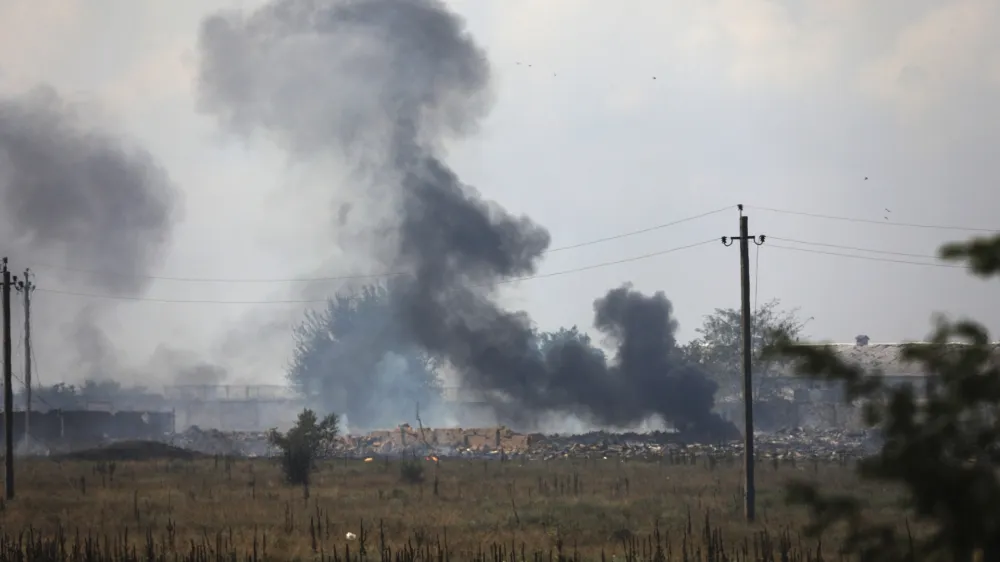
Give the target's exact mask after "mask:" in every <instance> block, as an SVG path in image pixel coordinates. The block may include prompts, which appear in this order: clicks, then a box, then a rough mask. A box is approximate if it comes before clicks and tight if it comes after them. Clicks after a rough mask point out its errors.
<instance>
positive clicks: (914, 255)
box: [768, 236, 940, 260]
mask: <svg viewBox="0 0 1000 562" xmlns="http://www.w3.org/2000/svg"><path fill="white" fill-rule="evenodd" d="M768 240H780V241H782V242H791V243H792V244H802V245H805V246H821V247H824V248H836V249H839V250H853V251H855V252H869V253H872V254H885V255H889V256H902V257H907V258H924V259H929V260H937V259H940V258H939V257H938V256H935V255H931V254H913V253H909V252H894V251H890V250H874V249H871V248H859V247H857V246H843V245H841V244H827V243H824V242H809V241H806V240H796V239H794V238H781V237H778V236H769V237H768Z"/></svg>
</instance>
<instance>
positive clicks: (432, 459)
mask: <svg viewBox="0 0 1000 562" xmlns="http://www.w3.org/2000/svg"><path fill="white" fill-rule="evenodd" d="M426 460H429V461H434V462H438V458H437V457H435V456H434V455H431V456H429V457H427V459H426Z"/></svg>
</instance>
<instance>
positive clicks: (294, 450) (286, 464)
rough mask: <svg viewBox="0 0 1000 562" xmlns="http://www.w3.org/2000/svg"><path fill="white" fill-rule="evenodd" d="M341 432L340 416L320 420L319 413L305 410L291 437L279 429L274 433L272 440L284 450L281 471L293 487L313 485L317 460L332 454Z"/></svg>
mask: <svg viewBox="0 0 1000 562" xmlns="http://www.w3.org/2000/svg"><path fill="white" fill-rule="evenodd" d="M339 431H340V425H339V419H338V418H337V414H329V415H328V416H326V417H325V418H323V419H322V420H319V418H317V417H316V413H315V412H313V411H312V410H310V409H308V408H307V409H305V410H302V413H300V414H299V419H298V421H296V422H295V425H294V426H293V427H292V428H291V429H289V430H288V433H281V432H280V431H278V430H277V429H272V430H271V431H270V433H269V434H268V440H269V441H270V442H271V445H273V446H275V447H277V448H278V449H280V450H281V469H282V471H283V472H284V474H285V479H286V480H288V483H289V484H295V485H299V486H308V485H309V476H310V474H311V473H312V470H313V469H314V468H315V466H316V459H318V458H320V457H321V456H323V455H324V454H326V453H328V452H330V449H331V447H332V445H333V441H334V439H336V437H337V434H338V433H339Z"/></svg>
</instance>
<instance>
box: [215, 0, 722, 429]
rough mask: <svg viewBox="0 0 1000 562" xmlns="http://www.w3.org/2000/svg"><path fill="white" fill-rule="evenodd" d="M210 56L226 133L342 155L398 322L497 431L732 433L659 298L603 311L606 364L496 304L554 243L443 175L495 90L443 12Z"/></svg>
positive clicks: (245, 39) (399, 3)
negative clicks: (594, 427) (355, 177)
mask: <svg viewBox="0 0 1000 562" xmlns="http://www.w3.org/2000/svg"><path fill="white" fill-rule="evenodd" d="M200 50H201V66H200V69H199V91H200V94H201V107H202V108H203V109H204V110H205V111H207V112H209V113H212V114H214V115H216V116H217V117H218V120H219V122H220V123H221V124H222V125H223V126H225V127H227V128H228V129H229V130H231V131H233V132H235V133H237V134H242V135H253V134H254V133H257V132H264V133H266V134H267V135H268V136H270V137H271V138H272V139H274V140H275V141H277V142H278V143H279V144H280V145H281V146H283V147H284V148H285V149H286V150H288V152H289V154H291V155H293V156H295V157H297V158H299V159H301V160H303V161H322V160H323V159H324V158H327V157H329V153H338V154H340V155H342V156H344V157H346V158H348V159H349V161H351V162H354V163H355V164H356V166H357V167H358V170H359V171H361V172H363V173H364V177H363V178H362V180H361V181H363V182H364V185H366V186H367V187H369V188H370V189H372V190H376V191H378V192H379V193H382V194H385V195H386V196H387V197H388V201H390V202H391V203H390V205H391V206H392V209H393V211H394V212H393V213H390V219H389V220H390V223H391V226H392V227H393V229H394V230H395V233H396V242H395V244H392V245H390V246H389V247H382V248H380V250H381V251H380V252H379V256H378V257H379V259H380V261H382V262H383V263H384V264H385V265H386V266H389V267H391V268H394V269H397V270H398V269H405V270H408V271H411V272H413V274H412V275H410V276H406V277H402V278H400V280H399V283H398V286H397V288H396V290H394V291H393V295H392V296H393V300H394V304H395V307H394V309H395V312H396V314H397V315H398V321H399V322H401V323H402V324H403V325H404V326H405V327H406V328H407V332H408V336H409V337H410V338H412V339H413V340H414V341H415V342H417V343H418V344H420V345H421V346H422V347H424V348H425V349H427V350H428V351H429V352H431V353H432V354H434V355H436V356H438V357H441V358H444V359H446V360H447V361H448V362H449V363H450V364H451V365H452V366H453V367H454V368H455V370H456V371H457V372H458V373H459V375H460V377H461V382H462V384H463V385H465V386H468V387H471V388H474V389H477V390H482V391H486V392H487V393H489V394H490V395H491V396H493V398H494V403H495V406H496V407H497V408H498V409H499V411H500V412H501V414H502V415H503V416H504V421H507V422H508V423H516V424H520V425H525V424H531V423H533V422H535V421H537V419H538V417H539V416H541V415H545V414H548V413H551V412H553V411H556V412H560V411H561V412H568V413H574V414H577V415H579V416H581V417H583V418H585V419H588V420H590V421H593V422H595V423H600V424H604V425H615V426H627V425H633V424H637V423H640V422H642V421H644V420H645V419H646V418H648V417H650V416H652V415H660V416H662V417H663V418H664V419H665V420H666V421H668V422H672V423H675V424H677V425H678V426H682V427H684V428H691V429H697V430H700V431H703V432H704V431H711V432H715V434H716V435H718V432H720V431H723V432H725V431H731V430H732V428H731V427H730V426H727V425H726V424H725V423H724V422H722V421H721V420H720V419H719V418H718V417H717V416H715V415H714V414H712V413H711V407H712V404H713V394H714V391H715V386H714V385H713V384H712V383H710V382H709V381H707V380H706V379H705V378H704V377H703V376H702V374H701V373H699V372H696V371H692V370H688V369H686V368H683V367H681V366H679V365H677V364H676V363H675V362H674V361H673V359H672V352H673V350H674V346H675V343H676V342H675V338H674V332H675V330H676V322H675V321H674V320H673V318H672V306H671V304H670V302H669V301H668V300H667V299H666V297H665V296H664V295H663V294H662V293H658V294H656V295H653V296H652V297H648V296H645V295H642V294H640V293H638V292H635V291H632V290H630V288H629V287H627V286H626V287H621V288H619V289H615V290H612V291H610V292H608V294H607V295H605V296H604V297H603V298H601V299H598V300H597V301H596V302H595V303H594V312H595V326H596V327H597V328H598V329H599V330H601V331H602V332H603V333H605V334H606V335H607V336H608V337H609V338H611V339H613V340H614V343H615V344H616V345H617V349H618V352H617V357H616V358H615V361H614V362H613V364H611V365H609V364H608V363H607V362H605V361H604V359H603V358H601V357H599V356H598V355H595V354H594V353H593V350H592V349H591V348H588V347H586V346H583V345H580V344H579V343H576V342H560V343H559V344H557V345H556V346H554V348H553V349H551V350H549V351H548V353H547V354H546V355H545V356H544V357H543V356H542V355H541V353H539V346H538V341H537V338H536V336H535V333H534V331H533V325H532V322H531V320H530V318H529V317H528V315H527V314H526V313H524V312H520V311H508V310H504V309H503V308H501V307H500V306H499V305H498V304H497V301H496V298H495V295H494V290H493V287H495V285H496V283H498V282H502V281H507V280H511V279H516V278H518V277H523V276H528V275H531V274H533V273H534V272H535V271H536V268H537V266H538V263H539V261H540V259H541V256H542V254H543V253H544V252H545V250H546V249H547V248H548V246H549V242H550V237H549V233H548V232H547V231H546V230H545V229H544V228H542V227H541V226H540V225H538V224H536V223H534V222H533V221H532V220H531V219H529V218H528V217H525V216H516V215H513V214H511V213H509V212H508V211H506V210H504V209H503V208H502V207H500V206H499V205H498V204H496V203H493V202H491V201H487V200H484V199H483V198H481V197H480V195H479V194H478V192H477V191H476V190H475V189H474V188H472V187H470V186H467V185H464V184H462V183H461V182H460V180H459V179H458V177H457V176H456V175H455V173H454V172H453V171H452V170H451V169H450V168H449V167H448V166H447V165H446V164H445V163H444V160H443V150H442V146H443V144H444V143H445V141H447V140H449V139H454V138H460V137H463V136H466V135H468V134H470V133H472V132H474V131H476V129H477V127H478V124H479V120H480V119H481V118H482V117H483V116H484V114H485V111H486V109H487V108H488V102H489V101H490V99H491V96H490V93H491V91H490V68H489V64H488V62H487V60H486V55H485V53H484V52H483V51H482V50H481V49H480V48H479V47H478V46H477V45H476V44H475V42H474V41H473V39H472V37H471V36H470V35H469V34H468V33H467V32H466V31H465V29H464V24H463V22H462V21H461V20H460V19H459V18H458V17H457V16H456V15H455V14H453V13H451V12H450V11H449V10H448V9H447V8H446V7H445V6H444V5H443V4H441V3H439V2H437V1H434V0H341V1H338V0H326V1H324V0H276V1H274V2H271V3H269V4H267V5H265V6H264V7H262V8H260V9H259V10H257V11H254V12H253V13H250V14H242V13H238V12H228V13H221V14H218V15H215V16H212V17H210V18H208V19H207V20H206V21H205V22H204V24H203V26H202V30H201V38H200ZM335 215H336V214H335V213H334V214H331V217H330V221H331V223H335V222H337V221H338V217H337V216H335ZM371 226H372V227H376V226H380V225H379V224H378V223H377V222H375V221H374V220H373V222H372V225H371Z"/></svg>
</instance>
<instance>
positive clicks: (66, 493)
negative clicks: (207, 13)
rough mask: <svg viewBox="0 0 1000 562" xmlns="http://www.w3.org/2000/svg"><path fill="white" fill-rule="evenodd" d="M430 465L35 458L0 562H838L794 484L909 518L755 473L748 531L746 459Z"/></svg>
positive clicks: (889, 500)
mask: <svg viewBox="0 0 1000 562" xmlns="http://www.w3.org/2000/svg"><path fill="white" fill-rule="evenodd" d="M421 462H424V471H423V480H422V481H421V482H415V481H414V480H415V479H414V478H413V475H412V474H409V473H407V476H406V477H405V478H404V472H406V471H403V470H401V468H402V467H403V465H404V463H402V462H401V461H398V460H388V459H376V460H375V461H373V462H367V463H366V462H362V461H358V460H337V461H329V462H326V463H323V464H322V465H321V466H320V467H319V469H318V471H317V473H316V475H315V477H314V480H313V484H312V486H311V487H310V488H308V489H304V488H292V487H289V486H287V485H286V484H284V482H283V479H282V476H281V472H280V470H279V468H278V466H277V465H276V464H275V463H274V461H271V460H250V459H232V458H222V457H219V458H215V459H206V460H196V461H181V460H154V461H117V462H108V461H71V462H70V461H63V462H58V461H54V460H41V459H39V460H30V461H25V462H22V463H21V464H20V466H19V478H18V480H17V483H18V491H17V497H16V498H15V500H13V501H12V502H5V503H4V504H3V505H2V506H0V535H3V538H2V542H0V559H2V560H14V559H18V558H17V555H16V553H17V552H21V553H34V555H33V556H31V559H33V560H57V559H58V560H63V559H76V560H94V561H97V560H128V559H138V558H129V557H130V556H138V557H139V558H143V559H168V558H169V559H174V558H177V559H198V560H208V559H216V558H217V557H219V556H222V557H225V558H227V559H235V557H240V558H244V557H248V556H249V557H251V558H255V557H258V558H267V559H296V558H298V559H317V558H320V557H333V558H332V559H353V558H352V557H356V556H359V555H361V554H362V553H363V554H365V556H366V557H367V558H369V559H385V557H386V556H388V557H389V558H391V559H407V560H410V559H425V560H426V559H438V560H443V559H455V560H485V559H493V560H501V559H503V560H528V559H532V560H533V559H548V558H550V557H552V558H553V559H557V558H560V557H562V558H574V559H592V560H596V559H602V558H603V559H616V560H617V559H624V560H639V559H642V560H650V559H657V558H658V554H657V553H659V554H660V555H662V556H664V557H666V559H675V558H676V559H685V560H691V559H710V560H729V559H732V560H736V559H741V560H768V559H789V560H794V559H803V560H805V559H813V558H815V557H816V556H817V555H818V554H820V553H824V554H826V556H827V557H828V558H829V557H830V556H833V555H834V554H835V546H836V543H837V537H836V536H829V537H824V539H823V542H822V544H820V543H818V542H816V541H805V540H804V539H802V538H800V537H799V535H798V533H797V529H798V528H800V526H801V525H802V524H803V523H804V515H805V512H804V511H803V510H801V509H797V508H789V507H787V506H786V505H785V503H784V492H783V483H784V482H786V481H787V480H788V479H789V478H790V477H797V478H805V479H813V480H818V481H821V482H822V483H823V484H824V485H825V486H826V487H827V488H835V489H850V490H854V491H856V492H857V493H858V494H859V495H860V496H861V497H864V498H866V500H867V501H868V503H869V509H870V511H871V512H873V513H877V514H880V516H881V517H884V518H885V519H886V520H888V521H893V520H896V521H899V522H900V523H902V518H901V517H900V511H899V509H897V506H898V505H899V495H898V493H896V491H894V490H890V489H885V488H882V487H879V486H872V485H871V484H865V483H861V482H859V481H858V480H857V479H856V478H855V477H854V475H853V473H852V471H851V470H850V467H849V466H846V463H824V462H820V461H810V462H804V463H803V462H799V463H788V462H782V463H775V462H772V461H767V462H761V463H759V466H758V470H757V474H758V494H757V497H758V509H757V511H758V519H757V521H756V522H755V523H754V524H749V525H748V524H747V523H745V522H744V521H743V517H742V509H743V508H742V495H743V493H742V484H741V483H742V476H741V463H740V462H739V459H738V458H733V459H730V458H722V459H708V458H689V457H674V458H666V459H659V460H656V461H643V460H628V461H621V460H618V459H590V460H588V459H564V460H558V461H544V462H543V461H524V462H522V461H507V462H498V461H481V460H461V459H442V460H441V461H440V462H438V463H435V462H432V461H421ZM349 532H350V533H354V534H355V535H357V540H353V541H349V540H347V539H346V538H345V536H346V533H349ZM88 541H89V542H88ZM55 545H61V546H55ZM74 549H76V550H74ZM88 549H90V550H89V551H88ZM74 552H75V553H76V554H73V553H74ZM87 552H90V554H87ZM130 553H132V554H130ZM192 557H193V558H192Z"/></svg>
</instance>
